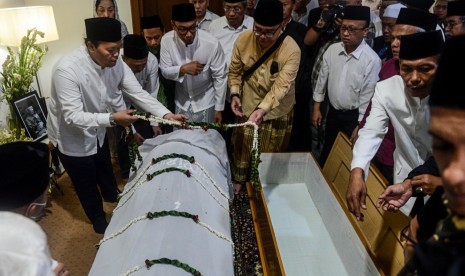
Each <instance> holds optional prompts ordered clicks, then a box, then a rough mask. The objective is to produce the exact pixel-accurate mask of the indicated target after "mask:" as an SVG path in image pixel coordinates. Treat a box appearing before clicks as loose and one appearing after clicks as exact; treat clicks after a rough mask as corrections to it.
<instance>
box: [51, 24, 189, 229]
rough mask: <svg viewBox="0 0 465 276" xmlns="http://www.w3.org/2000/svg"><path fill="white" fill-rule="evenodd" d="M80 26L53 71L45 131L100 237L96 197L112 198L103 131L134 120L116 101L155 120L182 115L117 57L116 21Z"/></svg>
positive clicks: (113, 186)
mask: <svg viewBox="0 0 465 276" xmlns="http://www.w3.org/2000/svg"><path fill="white" fill-rule="evenodd" d="M85 25H86V36H87V37H86V39H85V45H83V46H82V47H81V48H79V49H77V50H75V51H73V52H71V53H70V54H68V55H66V56H64V57H63V58H62V59H61V60H60V61H59V62H58V63H57V64H56V65H55V67H54V72H53V77H52V90H51V101H50V111H49V113H48V120H47V128H48V131H49V132H51V133H53V134H54V137H55V141H52V143H54V144H56V145H57V146H58V150H59V157H60V160H61V161H62V163H63V166H64V167H65V169H66V171H67V172H68V175H69V177H70V178H71V181H72V182H73V185H74V188H75V190H76V193H77V195H78V197H79V200H80V202H81V204H82V207H83V208H84V211H85V213H86V215H87V216H88V218H89V219H90V221H91V222H92V224H93V227H94V230H95V232H97V233H104V232H105V229H106V227H107V226H108V222H107V221H106V218H105V212H104V211H103V204H102V198H101V197H103V198H104V199H105V200H106V201H110V202H115V201H116V200H117V187H116V181H115V177H114V175H113V168H112V164H111V159H110V153H109V147H108V141H107V138H106V130H105V129H106V127H110V126H116V125H121V126H129V125H130V124H131V123H133V122H135V121H136V120H137V117H135V116H133V115H132V113H133V112H134V110H128V109H122V108H121V106H122V104H121V103H118V104H117V103H116V102H115V99H116V98H118V97H119V95H121V93H123V94H124V96H125V97H127V98H128V99H130V100H131V102H133V103H134V104H135V105H137V106H139V107H141V108H142V109H143V110H145V111H148V112H150V113H151V114H153V115H155V116H158V117H163V118H165V119H175V120H183V119H187V117H186V116H184V115H176V114H173V113H171V112H170V111H169V110H168V109H166V108H165V107H164V106H163V105H162V104H161V103H159V102H158V101H157V100H156V99H154V98H153V97H151V96H150V95H149V93H147V91H144V90H143V89H142V87H141V86H140V84H139V83H138V82H137V80H136V78H135V77H134V74H133V73H132V71H131V69H129V67H128V66H127V65H126V64H125V63H123V62H121V60H119V59H118V56H119V51H120V47H121V44H122V43H121V23H120V22H119V21H118V20H115V19H112V18H89V19H86V20H85ZM121 91H122V92H121ZM113 110H116V112H113ZM97 186H98V187H99V188H100V192H99V189H98V187H97Z"/></svg>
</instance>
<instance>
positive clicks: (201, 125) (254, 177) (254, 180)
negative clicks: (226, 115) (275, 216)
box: [133, 112, 261, 191]
mask: <svg viewBox="0 0 465 276" xmlns="http://www.w3.org/2000/svg"><path fill="white" fill-rule="evenodd" d="M133 115H134V116H136V117H138V118H139V119H142V120H146V121H150V122H156V123H159V124H164V125H170V126H176V127H179V128H184V129H203V130H205V131H207V130H208V129H209V128H212V129H216V130H227V129H229V128H232V127H246V126H252V127H253V128H254V132H253V142H252V150H251V160H250V183H251V184H252V186H253V187H254V188H255V190H257V191H260V190H261V185H260V183H259V179H258V178H259V172H258V165H259V163H260V136H259V132H258V125H256V124H255V123H253V122H250V121H247V122H245V123H240V124H220V123H205V122H179V121H171V120H166V119H163V118H160V117H154V116H152V115H150V113H145V112H134V113H133Z"/></svg>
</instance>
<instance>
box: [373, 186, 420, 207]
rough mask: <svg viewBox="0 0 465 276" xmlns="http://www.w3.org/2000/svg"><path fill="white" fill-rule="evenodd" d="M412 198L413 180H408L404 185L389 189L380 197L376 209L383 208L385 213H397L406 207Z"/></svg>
mask: <svg viewBox="0 0 465 276" xmlns="http://www.w3.org/2000/svg"><path fill="white" fill-rule="evenodd" d="M411 196H412V185H411V180H410V179H406V180H405V181H404V182H402V183H399V184H394V185H391V186H389V187H387V189H386V190H385V191H384V192H383V193H382V194H381V195H380V196H379V197H378V201H377V202H376V207H378V208H381V207H382V208H383V210H384V211H393V212H396V211H398V210H399V209H400V208H401V207H402V206H404V205H405V203H406V202H407V201H408V200H409V199H410V197H411Z"/></svg>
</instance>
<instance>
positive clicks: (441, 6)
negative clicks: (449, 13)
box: [434, 5, 447, 10]
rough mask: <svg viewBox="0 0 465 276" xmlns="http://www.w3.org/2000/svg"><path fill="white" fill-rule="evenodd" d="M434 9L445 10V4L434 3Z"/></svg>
mask: <svg viewBox="0 0 465 276" xmlns="http://www.w3.org/2000/svg"><path fill="white" fill-rule="evenodd" d="M434 9H435V10H447V5H436V6H434Z"/></svg>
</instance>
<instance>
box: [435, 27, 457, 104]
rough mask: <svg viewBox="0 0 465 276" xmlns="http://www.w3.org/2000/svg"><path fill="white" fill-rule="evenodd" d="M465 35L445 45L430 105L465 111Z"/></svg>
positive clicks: (449, 40) (450, 39) (452, 39)
mask: <svg viewBox="0 0 465 276" xmlns="http://www.w3.org/2000/svg"><path fill="white" fill-rule="evenodd" d="M464 49H465V35H460V36H455V37H451V38H449V39H448V40H447V42H446V43H445V44H444V50H443V51H442V54H441V58H440V59H439V65H438V69H437V71H436V76H435V78H434V81H433V88H432V90H431V94H430V98H429V105H430V106H438V107H447V108H453V109H465V96H464V95H463V71H462V70H460V69H458V68H462V66H463V65H464V64H465V52H464Z"/></svg>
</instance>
